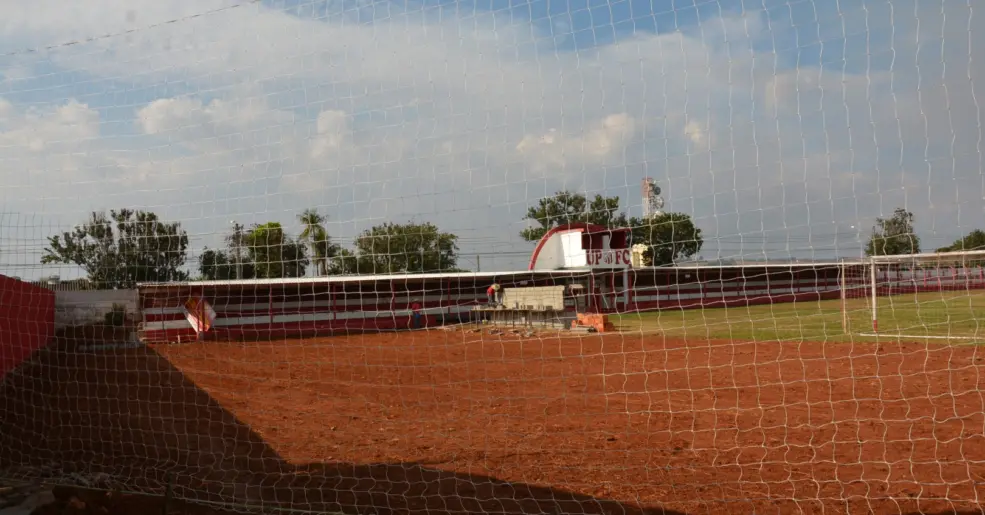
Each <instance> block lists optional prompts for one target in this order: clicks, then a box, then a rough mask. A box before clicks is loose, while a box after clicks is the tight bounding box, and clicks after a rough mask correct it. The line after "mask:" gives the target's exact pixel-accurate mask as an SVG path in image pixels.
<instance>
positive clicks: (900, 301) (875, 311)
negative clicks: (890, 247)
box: [842, 250, 985, 340]
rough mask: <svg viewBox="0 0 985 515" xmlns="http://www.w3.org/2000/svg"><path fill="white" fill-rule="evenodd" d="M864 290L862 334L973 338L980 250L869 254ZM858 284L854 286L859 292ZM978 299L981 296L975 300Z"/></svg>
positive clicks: (980, 292) (982, 271) (980, 304)
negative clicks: (866, 319)
mask: <svg viewBox="0 0 985 515" xmlns="http://www.w3.org/2000/svg"><path fill="white" fill-rule="evenodd" d="M865 268H867V274H866V275H868V277H867V278H866V279H867V280H866V281H865V283H866V284H865V286H866V289H867V291H866V292H865V293H864V295H865V297H866V300H867V301H868V311H869V312H870V314H871V321H872V326H871V332H863V333H860V335H861V336H877V335H878V336H888V337H900V338H920V339H940V340H977V339H980V338H982V337H983V336H985V328H982V329H980V328H979V320H982V319H983V316H982V312H983V310H985V250H967V251H956V252H934V253H921V254H901V255H889V256H872V257H870V258H868V259H867V262H866V263H865ZM848 270H849V269H848V265H846V266H845V268H844V269H843V273H842V276H843V277H842V280H843V282H842V289H843V294H842V299H843V301H842V306H843V313H844V315H843V321H844V324H845V326H846V330H847V327H848V326H849V324H850V320H849V313H850V308H849V305H848V303H849V300H850V299H851V298H853V296H852V295H851V293H852V292H853V289H852V285H853V283H851V282H849V281H850V280H851V278H852V274H851V273H850V272H849V271H848ZM859 286H860V285H859V284H857V283H856V286H855V290H854V291H855V292H858V293H859V295H858V296H861V290H860V288H859ZM979 299H981V300H979Z"/></svg>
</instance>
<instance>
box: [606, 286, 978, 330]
mask: <svg viewBox="0 0 985 515" xmlns="http://www.w3.org/2000/svg"><path fill="white" fill-rule="evenodd" d="M869 302H870V301H869V300H868V299H851V300H849V301H848V312H849V313H848V319H849V328H848V331H845V330H844V329H843V328H842V313H841V301H839V300H833V301H820V302H797V303H787V304H775V305H762V306H751V307H732V308H706V309H687V310H680V309H678V310H663V311H651V312H643V313H625V314H621V315H615V316H613V317H612V321H613V323H614V324H615V325H616V327H617V328H618V329H619V330H621V331H626V332H633V331H643V332H647V333H662V334H666V335H667V336H675V337H691V338H713V339H734V340H746V341H764V340H767V341H768V340H777V341H780V340H783V341H845V342H851V341H860V340H861V341H875V340H876V339H877V338H875V337H871V336H863V334H865V333H871V332H872V314H871V308H870V305H869ZM877 313H878V318H879V333H880V334H881V335H882V336H880V337H879V338H881V339H896V338H897V337H895V336H892V335H905V336H904V337H903V338H901V339H905V340H907V341H928V342H930V341H934V342H937V343H944V342H945V341H947V337H950V338H953V341H954V342H955V343H969V342H978V341H985V292H978V291H976V292H973V293H972V294H971V295H969V294H968V292H944V293H921V294H916V295H899V296H893V297H880V298H879V299H878V306H877ZM927 337H930V338H927Z"/></svg>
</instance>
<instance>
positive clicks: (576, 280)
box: [139, 263, 985, 342]
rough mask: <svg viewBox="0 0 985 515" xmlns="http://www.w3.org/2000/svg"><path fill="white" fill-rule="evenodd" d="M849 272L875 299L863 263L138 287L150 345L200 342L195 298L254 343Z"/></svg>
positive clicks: (954, 278)
mask: <svg viewBox="0 0 985 515" xmlns="http://www.w3.org/2000/svg"><path fill="white" fill-rule="evenodd" d="M842 270H846V271H847V274H846V277H845V280H844V286H845V289H846V294H847V296H848V297H855V298H860V297H868V296H870V295H871V291H872V289H871V283H870V282H869V277H868V273H869V270H868V269H867V268H866V267H865V266H864V265H854V266H849V267H847V268H845V267H843V266H842V265H840V264H836V263H835V264H813V265H785V266H768V267H767V266H737V267H693V268H686V267H684V268H647V269H636V270H613V271H598V270H595V271H592V272H589V271H585V270H581V271H578V270H566V271H525V272H517V273H496V274H493V273H485V274H475V273H469V274H431V275H403V276H367V277H333V278H322V279H296V280H288V281H277V280H261V281H232V282H230V281H225V282H220V281H216V282H199V283H186V284H159V285H145V286H141V287H140V288H139V297H140V309H141V311H142V315H143V323H142V327H141V331H140V333H141V338H142V339H143V340H144V341H149V342H163V341H177V340H179V339H192V338H194V337H195V332H194V330H193V329H192V327H191V324H189V322H188V321H187V320H186V319H185V315H184V309H183V308H182V304H183V303H184V302H185V300H187V299H188V298H189V297H191V296H193V295H201V296H204V297H205V299H206V300H207V301H208V302H209V303H210V304H211V305H212V307H213V309H214V310H215V312H216V315H217V317H216V320H215V323H214V325H213V329H212V330H210V331H209V333H208V337H209V338H217V339H244V340H248V339H268V338H278V337H280V338H287V337H301V336H315V335H318V334H330V333H338V332H357V331H385V330H397V329H405V328H407V327H409V326H410V322H411V305H413V304H414V303H415V302H417V303H419V304H420V305H421V306H422V309H421V314H422V315H423V324H424V326H425V327H427V326H435V325H439V324H441V323H442V322H444V321H447V320H451V321H454V320H459V319H463V320H464V319H468V317H469V315H470V313H471V311H472V308H473V307H474V306H476V305H477V304H482V303H485V302H486V293H485V292H486V288H487V287H488V286H489V285H490V284H492V283H493V282H497V283H499V284H501V285H502V286H503V287H504V288H510V287H517V286H548V285H559V284H565V285H570V284H580V285H582V286H583V288H581V289H578V290H568V293H566V295H567V296H568V298H567V299H566V302H565V304H566V307H567V309H569V310H572V311H574V310H581V311H587V312H609V313H620V312H622V313H624V312H631V311H648V310H657V309H691V308H716V307H729V306H750V305H757V304H778V303H786V302H811V301H818V300H829V299H832V300H833V299H838V298H839V297H840V296H841V289H842V286H843V284H842V283H843V281H842V277H841V273H842ZM876 283H877V288H876V294H877V295H879V296H883V295H898V294H906V293H915V292H931V291H945V290H959V289H974V288H979V289H985V271H983V270H982V269H978V268H976V269H964V270H961V271H941V270H928V271H919V270H918V271H907V272H902V273H900V272H899V271H885V270H880V271H878V273H877V279H876ZM576 292H583V293H576Z"/></svg>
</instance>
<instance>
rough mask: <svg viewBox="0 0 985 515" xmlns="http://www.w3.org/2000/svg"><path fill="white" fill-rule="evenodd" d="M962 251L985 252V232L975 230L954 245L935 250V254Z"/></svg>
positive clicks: (955, 241)
mask: <svg viewBox="0 0 985 515" xmlns="http://www.w3.org/2000/svg"><path fill="white" fill-rule="evenodd" d="M962 250H985V231H982V230H980V229H975V230H974V231H971V232H969V233H968V234H966V235H965V236H964V237H963V238H961V239H957V240H954V243H952V244H950V245H948V246H946V247H941V248H939V249H937V252H960V251H962Z"/></svg>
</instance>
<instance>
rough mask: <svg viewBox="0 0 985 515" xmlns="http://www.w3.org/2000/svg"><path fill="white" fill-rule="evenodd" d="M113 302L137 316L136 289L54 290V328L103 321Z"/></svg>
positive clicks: (111, 308)
mask: <svg viewBox="0 0 985 515" xmlns="http://www.w3.org/2000/svg"><path fill="white" fill-rule="evenodd" d="M114 304H123V305H124V306H126V309H127V312H128V313H131V314H133V316H138V303H137V290H89V291H58V292H55V328H56V329H61V328H63V327H71V326H76V325H85V324H92V323H102V322H103V321H105V315H106V313H109V312H110V311H112V310H113V305H114Z"/></svg>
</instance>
